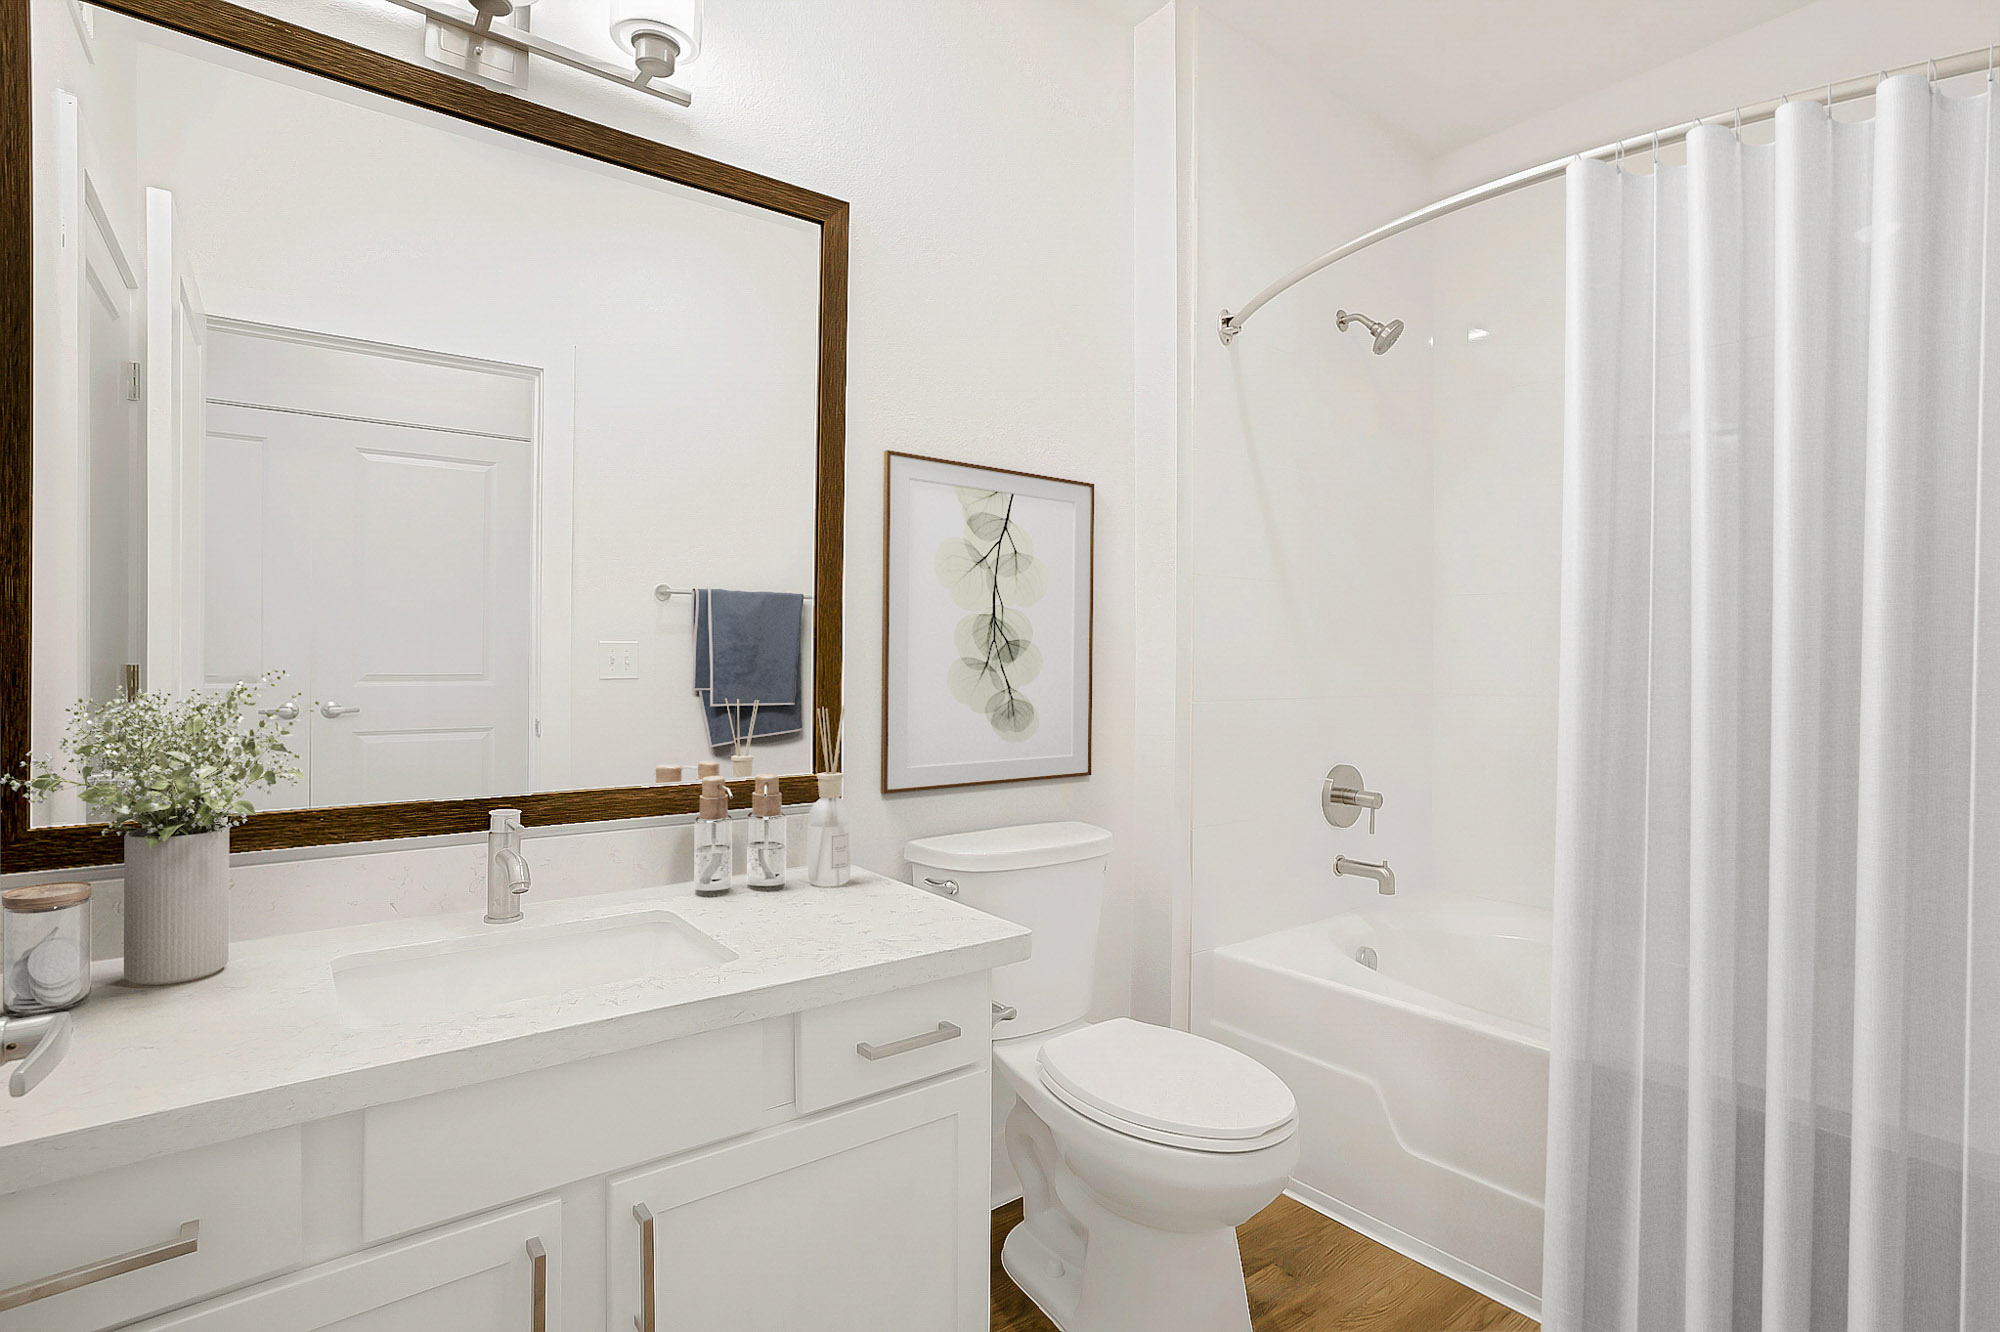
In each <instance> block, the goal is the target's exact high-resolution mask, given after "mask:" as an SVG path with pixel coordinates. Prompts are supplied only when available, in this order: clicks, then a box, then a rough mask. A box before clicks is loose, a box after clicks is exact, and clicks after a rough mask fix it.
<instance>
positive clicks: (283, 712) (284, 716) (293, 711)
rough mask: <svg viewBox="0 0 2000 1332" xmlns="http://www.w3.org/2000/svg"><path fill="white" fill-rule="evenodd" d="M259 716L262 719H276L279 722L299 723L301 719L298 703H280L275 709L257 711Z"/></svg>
mask: <svg viewBox="0 0 2000 1332" xmlns="http://www.w3.org/2000/svg"><path fill="white" fill-rule="evenodd" d="M257 715H258V716H260V717H276V718H277V719H278V720H279V721H297V720H298V719H299V705H298V704H296V703H280V704H279V705H278V706H277V707H275V708H259V709H257Z"/></svg>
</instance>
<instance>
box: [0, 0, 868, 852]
mask: <svg viewBox="0 0 2000 1332" xmlns="http://www.w3.org/2000/svg"><path fill="white" fill-rule="evenodd" d="M93 2H94V3H96V4H98V5H99V7H100V8H104V9H110V10H115V11H117V12H119V13H122V14H126V15H129V16H131V17H133V18H137V19H143V20H145V21H147V22H150V23H154V24H158V25H159V26H161V27H164V28H169V29H172V30H174V31H176V32H181V33H185V34H187V35H189V36H192V37H198V38H201V39H202V40H204V41H209V42H213V43H216V44H217V45H220V46H225V47H228V48H231V49H233V50H236V51H242V52H245V53H247V54H250V55H254V56H261V57H263V58H264V59H266V60H270V61H274V62H275V63H277V64H280V65H286V66H289V67H290V68H292V69H297V70H303V71H305V72H307V73H310V74H318V75H322V76H324V77H326V78H329V79H332V80H334V81H336V82H339V83H344V84H347V85H349V86H350V87H355V88H362V89H365V90H367V91H369V92H374V93H379V94H381V95H383V96H385V97H389V98H393V99H395V100H396V101H400V102H407V103H409V104H411V105H414V106H421V107H425V108H428V109H430V110H433V111H438V112H442V113H443V114H445V115H448V116H453V117H456V118H457V119H460V120H464V121H469V122H471V123H472V124H475V125H483V126H486V127H487V128H489V129H496V130H500V131H503V132H505V133H508V134H513V135H517V136H519V137H521V138H524V139H529V140H532V141H534V142H536V143H540V144H545V145H548V146H550V147H555V148H561V149H565V150H567V151H569V152H573V153H577V154H579V155H581V156H584V157H588V158H593V159H595V160H597V161H600V162H608V163H611V164H612V165H615V166H621V167H626V168H629V169H631V170H633V171H637V172H640V173H642V174H644V175H648V176H654V177H657V178H659V179H661V180H668V181H672V182H674V183H676V184H679V185H685V186H689V187H691V188H693V189H697V190H702V191H705V192H707V193H710V194H715V195H720V196H722V197H723V198H727V199H732V200H735V201H737V202H739V203H745V204H751V205H754V206H756V207H759V208H766V209H770V210H771V211H773V212H777V213H783V214H785V215H786V216H789V217H795V218H799V219H802V220H804V221H807V222H811V223H814V224H816V225H817V226H818V227H819V232H820V250H819V255H820V267H819V385H818V413H817V418H818V424H817V447H816V474H817V487H816V496H817V498H816V503H815V522H814V534H813V551H814V558H813V595H814V598H815V615H814V618H813V699H814V702H815V704H816V706H819V707H825V708H828V709H830V710H831V711H832V713H833V717H834V721H835V723H836V730H837V726H838V722H839V718H840V706H841V643H842V618H843V617H842V603H841V586H842V581H841V565H842V554H843V550H844V547H843V544H842V541H843V513H844V492H845V484H846V434H847V420H846V417H847V249H848V205H847V204H846V203H845V202H844V201H842V200H839V199H835V198H831V197H829V196H827V195H824V194H819V193H816V192H814V191H812V190H808V189H804V188H801V187H800V186H797V185H790V184H787V183H786V182H784V181H781V180H774V179H772V178H771V177H769V176H763V175H759V174H757V173H756V172H753V171H746V170H744V169H743V168H741V167H734V166H730V165H728V164H727V163H724V162H717V161H715V160H713V159H711V158H706V157H700V156H697V155H695V154H693V153H689V152H685V151H683V150H681V149H678V148H672V147H668V146H667V145H665V144H662V143H657V142H655V141H653V140H651V139H645V138H641V137H639V136H638V135H634V134H627V133H625V132H624V131H622V130H616V129H612V128H611V127H609V126H606V125H601V124H598V123H597V122H595V121H590V120H585V119H582V118H581V117H578V116H572V115H569V114H567V113H566V112H562V111H557V110H554V109H552V108H550V107H546V106H543V105H541V104H540V103H537V102H531V101H527V100H524V99H521V98H517V97H513V96H510V95H508V94H506V93H501V92H496V91H493V90H491V89H488V88H485V87H482V86H480V85H478V84H475V83H471V82H468V81H466V80H464V79H461V78H458V77H457V76H455V75H452V74H448V73H445V72H444V71H442V70H433V69H427V68H424V67H422V66H419V65H413V64H410V63H408V62H406V61H403V60H399V59H397V58H395V57H393V56H387V55H383V54H381V53H380V52H377V51H373V50H369V49H368V48H366V47H361V46H356V45H354V44H353V43H351V42H346V41H343V40H341V39H339V38H336V37H329V36H327V35H325V34H323V33H319V32H315V31H313V30H312V29H310V28H303V27H300V26H299V25H297V24H294V23H289V22H287V21H285V20H283V19H277V18H272V17H271V16H269V15H266V14H262V13H258V12H256V11H254V10H249V9H244V8H242V7H240V6H238V5H234V4H229V3H226V0H93ZM30 56H31V53H30V42H29V9H28V6H27V4H25V3H15V2H14V0H8V3H6V4H5V5H4V6H0V290H4V291H5V293H6V299H5V301H4V302H0V763H4V764H5V765H6V770H7V771H10V772H18V771H19V770H20V765H21V763H22V761H23V760H24V759H26V758H27V756H28V752H29V748H30V745H31V739H30V736H29V728H30V702H29V700H30V690H29V660H30V658H29V642H28V637H29V631H30V624H31V621H30V618H29V616H30V606H29V595H30V568H29V561H30V555H31V552H32V550H33V546H32V539H33V522H34V513H33V505H34V476H33V465H34V433H33V401H32V400H33V392H34V346H33V337H34V321H33V315H32V310H31V301H32V292H33V285H34V202H33V161H32V155H33V151H34V148H33V134H32V129H31V119H30V118H31V116H32V115H33V112H34V107H33V93H32V86H31V83H30V80H29V61H30ZM820 748H821V746H820V744H819V739H818V735H817V731H816V730H815V735H814V740H813V761H814V766H815V767H818V768H824V767H825V766H826V763H827V759H828V756H827V755H826V754H824V753H821V752H820ZM699 791H700V788H699V786H698V785H695V784H683V785H678V786H618V787H600V788H595V789H590V790H575V791H547V792H539V793H530V794H520V795H499V794H496V795H492V796H484V797H480V798H477V799H470V800H418V801H406V802H401V803H395V804H375V805H341V806H334V807H331V808H326V809H295V810H273V811H271V812H269V813H263V814H256V815H253V816H252V817H251V818H250V819H249V820H248V821H246V822H244V823H242V824H240V825H238V826H237V827H236V828H235V829H234V831H233V833H232V835H231V837H230V850H231V851H232V852H242V851H271V850H278V849H282V848H286V847H302V846H320V845H328V844H336V843H353V842H379V841H390V840H395V839H399V838H407V837H435V836H441V835H447V834H455V833H472V832H482V831H484V830H485V828H486V824H487V812H488V811H489V810H491V809H493V808H495V807H496V806H501V805H518V806H519V807H520V808H521V811H522V817H523V821H524V822H525V823H526V824H527V825H528V826H530V827H546V826H549V825H553V824H563V823H594V822H600V821H604V820H611V819H636V818H648V817H655V816H659V815H667V814H692V813H694V812H695V808H696V800H697V796H698V794H699ZM730 792H731V803H732V804H734V805H738V806H742V805H747V804H748V803H749V798H750V783H749V782H748V781H739V782H734V783H731V786H730ZM816 794H817V785H816V783H815V782H814V779H813V778H812V776H811V775H809V774H808V775H800V776H792V777H786V778H785V780H784V795H785V800H786V802H787V803H793V802H799V801H807V800H811V799H813V798H814V797H815V796H816ZM123 859H124V839H123V838H121V837H115V836H107V835H105V833H104V825H103V824H70V825H63V826H57V827H49V828H32V827H30V826H29V817H28V802H27V800H26V798H25V797H22V796H19V795H15V794H12V793H0V873H9V874H11V873H16V872H20V871H38V870H60V869H69V868H73V867H77V866H85V865H107V864H113V863H116V862H119V861H122V860H123Z"/></svg>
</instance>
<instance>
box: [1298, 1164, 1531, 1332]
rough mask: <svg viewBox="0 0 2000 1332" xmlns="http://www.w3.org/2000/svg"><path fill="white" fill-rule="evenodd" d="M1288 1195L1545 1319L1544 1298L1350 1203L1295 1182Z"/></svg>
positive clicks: (1489, 1295)
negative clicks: (1380, 1219) (1427, 1242)
mask: <svg viewBox="0 0 2000 1332" xmlns="http://www.w3.org/2000/svg"><path fill="white" fill-rule="evenodd" d="M1285 1195H1286V1196H1287V1197H1289V1198H1293V1199H1295V1200H1297V1201H1299V1202H1302V1203H1304V1204H1305V1205H1306V1206H1308V1207H1310V1208H1312V1209H1313V1210H1314V1211H1315V1212H1318V1213H1319V1214H1320V1215H1322V1216H1330V1217H1332V1218H1333V1219H1334V1220H1335V1221H1338V1222H1340V1224H1342V1225H1343V1226H1346V1227H1347V1228H1348V1229H1349V1230H1358V1231H1360V1232H1361V1233H1362V1234H1364V1235H1366V1236H1367V1237H1368V1238H1369V1239H1372V1240H1374V1241H1375V1242H1376V1243H1377V1244H1386V1245H1387V1246H1388V1247H1390V1248H1392V1249H1394V1250H1395V1251H1396V1252H1397V1253H1400V1254H1402V1255H1403V1256H1404V1257H1405V1258H1409V1259H1412V1260H1413V1261H1415V1262H1419V1263H1422V1264H1423V1265H1424V1266H1425V1267H1428V1268H1430V1269H1431V1270H1432V1271H1433V1272H1439V1273H1442V1274H1443V1275H1445V1276H1448V1277H1450V1278H1451V1279H1452V1280H1453V1281H1456V1282H1458V1284H1459V1285H1461V1286H1469V1287H1471V1288H1472V1289H1473V1290H1476V1291H1478V1292H1479V1293H1480V1294H1481V1295H1484V1296H1485V1297H1486V1298H1488V1299H1490V1300H1498V1301H1499V1302H1500V1303H1502V1304H1504V1305H1506V1306H1507V1307H1508V1308H1509V1309H1512V1310H1514V1311H1515V1312H1516V1313H1524V1314H1526V1315H1527V1316H1528V1317H1530V1318H1533V1319H1535V1320H1537V1321H1540V1319H1541V1316H1542V1301H1541V1297H1540V1296H1537V1295H1530V1294H1529V1293H1528V1292H1527V1291H1525V1290H1522V1289H1521V1288H1520V1287H1519V1286H1517V1285H1515V1284H1514V1283H1513V1282H1511V1281H1504V1280H1502V1279H1501V1278H1499V1277H1497V1276H1494V1275H1493V1274H1492V1273H1491V1272H1488V1271H1486V1270H1485V1269H1484V1268H1479V1267H1474V1266H1473V1265H1472V1264H1471V1263H1468V1262H1466V1261H1464V1260H1463V1259H1459V1258H1454V1257H1452V1256H1451V1255H1450V1254H1448V1253H1446V1252H1444V1251H1443V1250H1441V1249H1438V1248H1436V1247H1435V1246H1433V1245H1429V1244H1426V1243H1424V1242H1423V1241H1422V1240H1420V1239H1418V1238H1416V1237H1415V1236H1414V1235H1407V1234H1404V1233H1403V1232H1402V1231H1400V1230H1398V1229H1396V1227H1394V1226H1392V1225H1390V1224H1388V1223H1387V1222H1386V1221H1379V1220H1377V1219H1376V1218H1374V1217H1372V1216H1370V1215H1368V1213H1366V1212H1363V1211H1360V1210H1358V1209H1356V1208H1353V1207H1349V1206H1348V1205H1347V1204H1346V1203H1344V1202H1341V1201H1340V1200H1339V1199H1337V1198H1332V1197H1329V1196H1328V1195H1326V1194H1324V1193H1321V1192H1320V1191H1319V1190H1318V1189H1316V1188H1313V1187H1312V1186H1311V1185H1309V1184H1301V1183H1299V1182H1298V1181H1297V1180H1293V1181H1292V1183H1291V1186H1290V1187H1289V1188H1287V1189H1286V1190H1285Z"/></svg>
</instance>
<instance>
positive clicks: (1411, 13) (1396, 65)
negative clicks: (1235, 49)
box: [1086, 0, 1807, 157]
mask: <svg viewBox="0 0 2000 1332" xmlns="http://www.w3.org/2000/svg"><path fill="white" fill-rule="evenodd" d="M1086 2H1087V3H1088V4H1090V5H1091V7H1093V8H1096V9H1098V10H1099V11H1101V12H1107V13H1110V14H1112V15H1114V16H1116V17H1118V18H1120V19H1122V20H1125V21H1127V22H1136V21H1137V20H1138V19H1140V18H1143V17H1145V15H1147V14H1149V13H1151V12H1153V11H1154V10H1157V9H1158V8H1159V7H1160V5H1161V4H1162V3H1164V0H1086ZM1806 2H1807V0H1199V3H1200V7H1201V8H1203V9H1205V10H1207V11H1208V12H1210V13H1212V14H1214V15H1216V16H1217V17H1218V18H1221V19H1223V20H1224V21H1225V22H1227V23H1229V24H1231V25H1232V26H1234V27H1236V28H1238V29H1240V30H1242V31H1243V32H1245V33H1247V34H1249V35H1250V36H1251V37H1253V38H1255V39H1256V40H1257V41H1258V42H1260V43H1261V44H1263V45H1264V46H1266V47H1268V48H1269V49H1271V50H1273V51H1279V52H1283V53H1285V55H1286V57H1287V59H1289V60H1290V62H1291V63H1292V64H1294V65H1296V66H1298V67H1299V68H1300V69H1302V70H1304V71H1306V72H1307V73H1310V74H1313V75H1316V76H1318V77H1320V78H1323V79H1325V80H1326V81H1327V82H1329V83H1330V84H1332V85H1333V86H1334V87H1335V88H1336V89H1337V90H1338V92H1339V93H1340V95H1341V97H1342V100H1344V101H1347V102H1350V103H1352V104H1353V105H1355V106H1356V107H1358V108H1360V109H1361V110H1363V111H1365V112H1367V113H1368V114H1369V115H1370V116H1371V117H1372V118H1373V119H1374V120H1375V121H1376V122H1377V123H1379V124H1381V125H1382V126H1383V127H1384V128H1386V129H1388V130H1391V131H1392V132H1395V133H1398V134H1400V135H1401V136H1402V137H1403V138H1404V139H1405V140H1406V141H1408V142H1409V144H1410V145H1411V146H1412V147H1415V148H1417V149H1418V150H1420V151H1421V152H1423V153H1425V154H1426V155H1429V156H1432V157H1436V156H1441V155H1443V154H1445V153H1448V152H1450V151H1452V150H1453V149H1455V148H1462V147H1464V146H1465V145H1466V144H1468V143H1473V142H1475V141H1477V140H1479V139H1482V138H1484V137H1486V136H1487V135H1489V134H1494V133H1497V132H1499V131H1500V130H1503V129H1506V128H1508V127H1509V126H1512V125H1517V124H1519V123H1520V122H1522V121H1524V120H1528V119H1530V118H1532V117H1534V116H1537V115H1540V114H1541V113H1542V112H1544V111H1549V110H1552V109H1554V108H1555V107H1558V106H1561V105H1563V104H1564V103H1566V102H1569V101H1571V100H1573V99H1575V98H1577V97H1580V96H1582V95H1583V94H1585V93H1588V92H1591V91H1594V90H1596V89H1598V88H1603V87H1607V86H1609V85H1611V84H1614V83H1619V82H1622V81H1623V80H1625V79H1629V78H1631V77H1633V76H1634V75H1637V74H1641V73H1643V72H1645V71H1646V70H1649V69H1652V68H1654V67H1655V66H1658V65H1663V64H1665V63H1667V62H1668V61H1670V60H1675V59H1678V58H1679V57H1681V56H1684V55H1688V54H1690V53H1692V52H1695V51H1699V50H1700V49H1702V48H1703V47H1705V46H1709V45H1711V44H1713V43H1715V42H1718V41H1721V40H1722V39H1723V38H1725V37H1728V36H1731V35H1732V34H1734V33H1738V32H1742V31H1744V30H1745V29H1748V28H1754V27H1756V26H1757V25H1758V24H1760V23H1764V22H1767V21H1769V20H1770V19H1773V18H1776V17H1777V16H1778V15H1780V14H1783V13H1785V12H1787V11H1789V10H1793V9H1797V8H1800V7H1801V6H1802V5H1803V4H1805V3H1806Z"/></svg>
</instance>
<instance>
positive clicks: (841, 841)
mask: <svg viewBox="0 0 2000 1332" xmlns="http://www.w3.org/2000/svg"><path fill="white" fill-rule="evenodd" d="M852 873H853V867H852V866H851V865H850V863H849V861H848V854H847V808H846V806H845V805H843V804H842V803H841V799H840V774H839V773H837V772H823V773H821V774H820V775H819V799H818V800H816V801H814V802H813V807H812V813H810V814H808V815H807V816H806V882H807V883H810V884H811V885H812V886H813V887H815V888H838V887H839V886H840V885H841V884H844V883H846V882H847V880H848V877H849V876H850V875H851V874H852Z"/></svg>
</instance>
